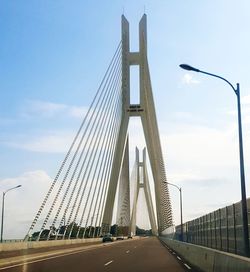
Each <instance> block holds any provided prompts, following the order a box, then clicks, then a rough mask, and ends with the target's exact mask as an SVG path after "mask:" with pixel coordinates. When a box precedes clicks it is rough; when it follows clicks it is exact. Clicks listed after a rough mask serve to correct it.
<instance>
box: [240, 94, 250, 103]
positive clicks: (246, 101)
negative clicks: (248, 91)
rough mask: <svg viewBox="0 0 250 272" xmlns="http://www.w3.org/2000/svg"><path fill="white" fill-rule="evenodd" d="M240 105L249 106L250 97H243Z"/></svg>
mask: <svg viewBox="0 0 250 272" xmlns="http://www.w3.org/2000/svg"><path fill="white" fill-rule="evenodd" d="M241 103H242V104H243V105H250V95H245V96H243V97H242V98H241Z"/></svg>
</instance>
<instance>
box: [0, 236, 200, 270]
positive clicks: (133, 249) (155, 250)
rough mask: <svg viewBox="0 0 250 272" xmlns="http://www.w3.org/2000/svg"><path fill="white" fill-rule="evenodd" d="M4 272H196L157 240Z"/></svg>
mask: <svg viewBox="0 0 250 272" xmlns="http://www.w3.org/2000/svg"><path fill="white" fill-rule="evenodd" d="M0 271H8V272H14V271H15V272H17V271H18V272H64V271H65V272H78V271H81V272H83V271H86V272H99V271H108V272H110V271H114V272H116V271H119V272H125V271H126V272H127V271H131V272H147V271H148V272H149V271H150V272H163V271H164V272H167V271H170V272H180V271H195V270H193V269H192V268H190V267H189V266H188V264H186V263H185V261H183V260H181V258H180V257H179V256H177V255H176V254H175V253H174V252H170V251H169V250H168V249H167V248H166V247H165V246H163V245H162V244H161V242H160V241H159V240H158V239H157V238H156V237H150V238H143V239H137V240H124V241H119V242H118V241H117V242H113V243H107V244H103V245H101V246H99V247H96V248H84V249H79V248H78V249H76V251H75V252H61V253H58V254H57V255H53V256H44V257H43V256H42V255H41V256H40V257H39V258H36V259H34V260H26V259H25V258H24V259H23V261H20V262H19V263H17V264H14V263H13V264H8V265H7V266H5V267H1V268H0Z"/></svg>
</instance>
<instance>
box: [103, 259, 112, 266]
mask: <svg viewBox="0 0 250 272" xmlns="http://www.w3.org/2000/svg"><path fill="white" fill-rule="evenodd" d="M111 263H113V260H112V261H110V262H107V263H105V264H104V266H107V265H109V264H111Z"/></svg>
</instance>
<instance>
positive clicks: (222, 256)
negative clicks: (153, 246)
mask: <svg viewBox="0 0 250 272" xmlns="http://www.w3.org/2000/svg"><path fill="white" fill-rule="evenodd" d="M160 240H162V241H163V242H164V243H165V244H167V245H168V247H170V248H171V249H173V250H174V251H176V252H177V253H178V254H179V255H180V256H182V257H183V258H184V259H185V260H186V261H187V262H189V263H190V264H192V265H193V266H195V267H197V268H199V269H201V270H202V271H205V272H246V271H250V258H246V257H242V256H239V255H235V254H231V253H226V252H223V251H218V250H213V249H211V248H206V247H202V246H197V245H193V244H189V243H184V242H180V241H176V240H171V239H167V238H164V237H160Z"/></svg>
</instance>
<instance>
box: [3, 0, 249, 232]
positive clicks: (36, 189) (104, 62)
mask: <svg viewBox="0 0 250 272" xmlns="http://www.w3.org/2000/svg"><path fill="white" fill-rule="evenodd" d="M249 10H250V3H249V1H247V0H245V1H244V0H239V1H232V0H218V1H208V0H204V1H195V0H190V1H184V0H182V1H180V0H178V1H163V0H162V1H160V0H155V1H132V0H129V1H107V0H104V1H76V0H75V1H63V0H60V1H59V0H58V1H46V0H43V1H27V0H23V1H14V0H2V1H1V2H0V37H1V42H0V94H1V99H0V148H1V152H0V165H1V167H0V191H4V190H6V189H7V188H9V187H10V186H15V185H16V184H22V188H20V189H18V190H16V191H12V192H11V193H9V194H8V196H7V199H6V201H7V203H6V226H8V227H6V228H9V229H10V230H9V232H8V233H6V235H7V236H8V237H14V236H15V237H22V236H23V235H24V233H25V228H27V225H28V221H29V220H32V218H33V216H34V213H35V212H36V210H37V209H38V206H39V204H40V201H41V199H42V198H43V196H44V194H45V192H46V190H47V189H48V186H49V183H50V179H51V178H53V177H54V176H55V174H56V171H57V169H58V167H59V165H60V162H61V161H62V160H63V157H64V154H65V152H66V150H67V148H68V146H69V144H70V142H71V139H72V138H73V135H74V133H75V132H76V130H77V128H78V127H79V125H80V123H81V120H82V118H83V116H84V113H85V112H86V109H87V108H88V105H89V104H90V103H91V100H92V98H93V97H94V94H95V91H96V90H97V88H98V85H99V83H100V81H101V79H102V76H103V75H104V73H105V70H106V68H107V66H108V64H109V61H110V60H111V57H112V56H113V53H114V51H115V49H116V47H117V45H118V43H119V41H120V18H121V14H122V13H123V12H124V14H125V16H126V17H127V19H128V20H129V22H130V31H131V49H132V50H133V51H137V50H138V23H139V20H140V18H141V16H142V15H143V13H144V11H145V12H146V14H147V20H148V60H149V66H150V72H151V81H152V86H153V91H154V99H155V105H156V110H157V118H158V126H159V129H160V135H161V140H162V149H163V154H164V158H165V165H166V172H167V176H168V180H169V182H172V183H175V184H177V185H179V186H182V188H183V197H184V219H185V220H190V219H192V218H195V217H196V216H199V215H202V214H204V213H206V212H209V211H212V210H214V209H217V208H219V207H223V206H225V205H228V204H231V203H233V202H236V201H239V200H240V187H239V184H240V181H239V163H238V136H237V116H236V111H235V110H236V97H235V95H234V93H233V91H232V90H231V89H230V87H229V86H227V85H226V84H225V83H224V82H222V81H219V80H216V79H214V78H209V77H206V76H204V75H200V74H194V73H187V72H186V71H184V70H181V69H180V68H179V64H180V63H189V64H191V65H193V66H196V67H198V68H200V69H203V70H206V71H209V72H213V73H217V74H220V75H222V76H224V77H226V78H227V79H228V80H230V81H231V82H232V83H233V84H236V82H239V83H240V85H241V95H242V112H243V131H244V147H245V168H246V182H247V183H246V187H247V195H248V196H249V193H248V192H249V171H250V156H249V148H250V140H249V139H250V127H249V126H250V80H249V60H250V51H249V48H250V38H249V37H250V35H249V34H250V33H249V32H250V30H249V26H250V17H249ZM135 76H136V70H135V72H134V75H133V78H135ZM134 81H135V80H134ZM133 84H134V85H133V86H132V89H133V90H134V93H133V94H132V99H133V101H136V97H137V94H136V90H137V87H136V83H135V82H134V83H133ZM132 127H139V124H138V123H136V122H133V124H132ZM132 134H133V133H132ZM132 137H134V138H133V140H132V141H131V142H132V145H134V146H135V145H139V146H140V145H141V140H140V137H141V135H132ZM140 147H142V146H140ZM133 148H134V147H133V146H132V148H131V149H132V151H131V152H133V150H134V149H133ZM170 190H171V196H172V200H173V210H174V218H175V222H176V223H179V213H178V209H179V207H178V205H179V204H178V192H176V189H174V188H170ZM17 207H22V208H18V209H20V212H19V210H18V209H17ZM17 210H18V212H17ZM21 212H22V213H23V214H22V216H20V214H21ZM17 222H18V224H19V225H20V226H21V227H20V231H19V232H16V230H14V229H11V226H13V225H15V224H16V223H17ZM142 225H143V224H142Z"/></svg>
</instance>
